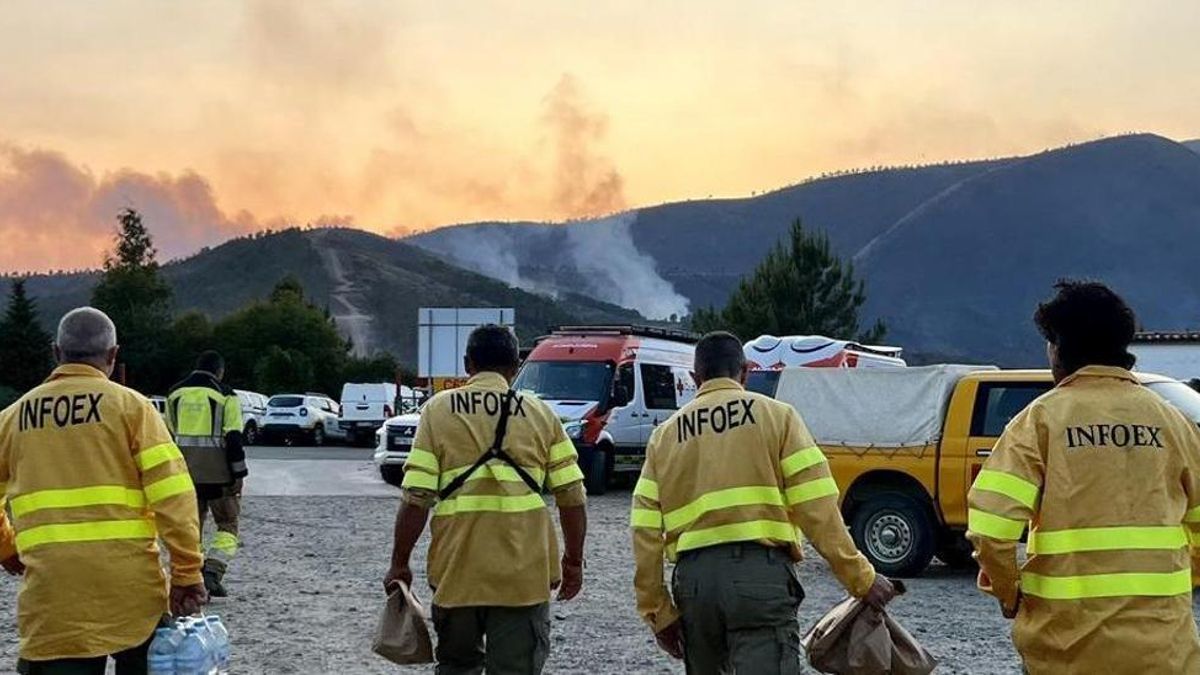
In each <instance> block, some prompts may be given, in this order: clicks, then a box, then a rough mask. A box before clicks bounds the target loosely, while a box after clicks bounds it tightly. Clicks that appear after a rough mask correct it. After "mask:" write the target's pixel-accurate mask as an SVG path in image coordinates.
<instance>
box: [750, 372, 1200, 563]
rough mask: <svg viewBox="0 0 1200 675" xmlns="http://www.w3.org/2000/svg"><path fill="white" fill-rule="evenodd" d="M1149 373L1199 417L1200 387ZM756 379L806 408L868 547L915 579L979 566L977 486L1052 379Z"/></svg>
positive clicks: (1166, 394)
mask: <svg viewBox="0 0 1200 675" xmlns="http://www.w3.org/2000/svg"><path fill="white" fill-rule="evenodd" d="M1139 377H1140V379H1141V381H1142V383H1143V384H1144V385H1146V386H1148V387H1150V388H1151V389H1152V390H1154V391H1155V392H1157V393H1158V394H1159V395H1161V396H1163V398H1165V399H1167V400H1168V401H1170V402H1171V403H1173V404H1174V405H1175V406H1176V407H1178V408H1180V409H1181V410H1182V411H1183V412H1184V413H1185V414H1186V415H1187V416H1188V417H1190V418H1191V419H1193V420H1196V421H1197V422H1198V423H1200V393H1197V392H1196V391H1194V390H1193V389H1192V388H1191V387H1189V386H1187V385H1185V384H1183V383H1181V382H1178V381H1175V380H1172V379H1169V378H1166V377H1162V376H1158V375H1149V374H1139ZM748 386H749V388H750V389H752V390H755V391H759V392H760V393H766V394H768V395H772V396H774V397H776V398H778V399H779V400H781V401H786V402H787V403H790V404H792V405H793V406H795V407H796V409H797V410H799V411H800V414H801V416H803V417H804V419H805V422H806V423H807V424H808V426H809V428H810V430H811V431H812V432H813V436H814V437H815V438H816V440H817V442H818V444H820V445H821V448H822V449H823V450H824V451H825V454H826V456H827V457H828V458H829V463H830V468H831V469H832V471H833V475H834V478H835V479H836V480H837V483H838V487H839V488H840V489H841V495H842V496H841V499H842V513H843V515H844V517H845V519H846V522H847V524H849V526H850V529H851V534H852V535H853V537H854V540H855V542H856V543H857V544H858V547H859V549H860V550H861V551H862V552H863V553H864V554H866V556H867V557H868V558H869V559H870V560H871V562H872V563H874V564H875V566H876V568H877V569H879V570H880V571H881V572H883V573H885V574H889V575H894V576H900V577H904V576H913V575H917V574H920V573H921V572H922V571H923V570H924V569H925V568H926V567H927V566H928V565H929V563H930V561H931V560H932V559H933V557H934V555H937V557H938V558H940V559H941V560H942V561H943V562H944V563H946V564H948V565H951V566H966V565H970V564H972V561H971V556H970V547H969V545H968V544H967V542H966V539H965V537H964V536H963V533H964V532H965V531H966V527H967V502H966V500H967V490H968V489H969V488H970V487H971V483H972V482H973V481H974V480H975V477H976V476H977V475H979V471H980V468H981V467H982V465H983V462H984V460H985V459H986V458H987V456H988V455H990V454H991V452H992V447H993V446H994V445H995V443H996V440H997V439H998V438H999V436H1000V434H1001V432H1003V431H1004V427H1005V426H1006V425H1007V424H1008V422H1009V420H1011V419H1012V418H1013V417H1014V416H1015V415H1016V414H1017V413H1018V412H1020V411H1021V410H1022V409H1023V408H1025V406H1026V405H1028V404H1029V403H1030V402H1031V401H1033V399H1035V398H1037V397H1038V396H1040V395H1042V394H1043V393H1045V392H1046V391H1047V390H1049V389H1050V388H1051V387H1052V386H1053V382H1052V380H1051V377H1050V373H1049V371H1045V370H998V369H996V368H991V367H976V366H929V367H920V368H895V369H864V370H855V369H848V368H789V369H785V370H783V371H773V372H772V371H768V372H766V373H756V374H754V375H752V376H751V380H750V382H749V383H748Z"/></svg>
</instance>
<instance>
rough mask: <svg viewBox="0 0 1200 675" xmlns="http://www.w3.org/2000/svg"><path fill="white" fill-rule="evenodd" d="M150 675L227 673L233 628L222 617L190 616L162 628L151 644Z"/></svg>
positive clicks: (223, 674)
mask: <svg viewBox="0 0 1200 675" xmlns="http://www.w3.org/2000/svg"><path fill="white" fill-rule="evenodd" d="M149 666H150V675H227V674H228V673H229V631H228V630H226V629H225V624H224V623H222V622H221V617H219V616H199V617H196V616H188V617H181V618H179V619H176V620H175V623H173V624H171V625H170V626H166V627H163V628H159V629H158V630H157V631H155V633H154V640H153V641H151V643H150V655H149Z"/></svg>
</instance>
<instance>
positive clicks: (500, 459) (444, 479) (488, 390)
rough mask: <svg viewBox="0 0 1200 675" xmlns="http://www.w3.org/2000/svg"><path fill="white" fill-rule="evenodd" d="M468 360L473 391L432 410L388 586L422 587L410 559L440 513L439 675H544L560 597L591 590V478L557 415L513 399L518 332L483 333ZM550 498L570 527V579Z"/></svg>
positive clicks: (413, 458) (523, 396)
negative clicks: (552, 604)
mask: <svg viewBox="0 0 1200 675" xmlns="http://www.w3.org/2000/svg"><path fill="white" fill-rule="evenodd" d="M464 361H465V365H466V371H467V374H469V375H470V379H469V380H468V381H467V383H466V385H465V386H463V387H460V388H457V389H451V390H448V391H443V392H440V393H438V394H437V395H435V396H434V397H433V398H432V399H430V400H429V402H428V403H426V404H425V407H424V408H423V409H422V412H421V421H420V424H419V425H418V426H417V434H416V437H415V438H414V439H413V446H412V450H411V451H410V454H409V456H408V461H407V462H405V465H404V480H403V483H402V485H403V488H404V492H403V503H402V504H401V506H400V510H399V513H398V514H397V516H396V529H395V545H394V548H393V551H392V565H391V569H390V570H389V571H388V573H387V576H386V577H385V579H384V587H385V589H387V590H388V591H391V590H394V585H395V584H396V583H398V582H403V583H405V584H411V583H412V571H411V570H410V569H409V557H410V555H411V554H412V549H413V546H414V545H416V543H417V539H418V538H419V537H420V536H421V532H422V531H423V530H424V529H425V522H426V520H427V518H428V514H429V510H430V509H431V508H432V509H433V525H432V529H433V538H432V541H431V542H430V544H429V560H428V565H427V567H428V577H429V585H430V586H431V587H432V588H433V590H434V594H433V625H434V628H435V630H436V631H437V635H438V644H437V650H436V654H435V656H436V658H437V662H438V665H437V673H438V674H439V675H448V674H457V673H482V672H484V669H485V667H486V669H487V672H489V673H540V672H541V671H542V668H543V666H544V665H545V662H546V659H547V657H548V656H549V651H550V614H549V601H550V591H551V589H553V588H556V587H557V588H558V599H559V600H570V599H572V598H574V597H575V596H576V595H577V594H578V593H579V591H580V588H581V587H582V585H583V541H584V535H585V532H586V530H587V516H586V512H585V510H584V501H585V497H584V490H583V472H582V471H580V470H579V466H578V463H577V460H578V455H577V454H576V452H575V446H574V445H573V444H572V443H571V441H570V440H568V439H567V435H566V432H565V431H564V430H563V425H562V422H561V421H559V418H558V416H557V415H555V414H554V411H553V410H551V409H550V407H549V406H548V405H546V404H545V403H543V402H542V401H541V400H539V399H538V398H537V397H536V396H534V395H532V394H528V393H518V392H512V391H511V390H510V389H509V382H511V381H512V379H513V377H514V376H515V375H516V372H517V366H518V363H519V361H518V352H517V340H516V337H515V336H514V335H513V333H512V331H511V330H510V329H508V328H504V327H501V326H494V325H487V326H481V327H479V328H476V329H475V330H474V331H473V332H472V333H471V336H470V338H469V339H468V341H467V351H466V356H465V359H464ZM543 489H546V490H549V491H550V492H551V493H553V495H554V499H555V501H556V502H557V505H558V513H559V519H560V521H561V523H562V531H563V539H564V541H565V547H566V551H565V553H564V554H563V556H562V561H561V571H560V564H559V560H558V540H557V537H556V536H555V534H554V531H553V525H552V523H551V519H550V513H549V511H548V510H547V508H546V502H545V500H544V499H543V497H542V494H541V492H542V490H543Z"/></svg>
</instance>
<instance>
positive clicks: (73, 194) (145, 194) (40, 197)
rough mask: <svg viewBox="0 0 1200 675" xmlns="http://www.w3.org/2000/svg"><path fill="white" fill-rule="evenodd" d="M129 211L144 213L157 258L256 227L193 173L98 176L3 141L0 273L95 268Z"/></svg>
mask: <svg viewBox="0 0 1200 675" xmlns="http://www.w3.org/2000/svg"><path fill="white" fill-rule="evenodd" d="M126 207H131V208H135V209H137V210H138V211H140V212H141V213H142V215H143V217H144V219H145V222H146V224H147V226H148V227H149V228H150V232H151V234H153V235H154V237H155V244H156V245H157V247H158V249H159V257H160V259H162V260H168V259H171V258H175V257H180V256H184V255H188V254H190V253H194V252H195V251H196V250H197V249H199V248H202V247H204V246H209V245H212V244H216V243H219V242H222V241H225V240H226V239H229V238H230V237H232V236H236V235H240V234H244V233H247V232H252V231H254V230H256V229H258V228H259V223H258V222H257V220H256V219H255V218H254V217H253V216H252V215H251V214H249V213H247V212H245V211H242V212H239V213H236V214H227V213H225V212H223V211H222V210H221V209H220V208H219V207H218V206H217V204H216V199H215V197H214V195H213V190H212V186H211V185H210V184H209V182H208V181H207V180H206V179H205V178H204V177H203V176H200V175H199V174H196V173H195V172H191V171H186V172H183V173H181V174H178V175H171V174H166V173H160V174H156V175H150V174H146V173H142V172H139V171H134V170H132V169H121V170H119V171H114V172H111V173H105V174H103V175H100V176H96V175H95V174H93V173H92V172H91V171H89V170H88V169H87V168H85V167H81V166H79V165H76V164H74V163H72V162H71V161H70V160H69V159H67V158H66V157H65V156H64V155H62V154H60V153H57V152H53V151H48V150H40V149H35V150H28V149H24V148H20V147H17V146H15V145H11V144H3V143H0V238H2V239H3V240H4V241H5V242H8V245H6V246H4V247H3V248H0V270H5V271H38V270H52V269H78V268H91V267H96V266H98V265H99V264H100V262H101V260H102V259H103V257H104V253H105V251H107V250H108V249H109V248H110V247H111V245H112V237H113V234H114V233H115V231H116V215H117V213H118V212H119V211H120V210H121V209H123V208H126Z"/></svg>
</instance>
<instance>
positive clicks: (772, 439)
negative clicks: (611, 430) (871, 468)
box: [631, 379, 875, 632]
mask: <svg viewBox="0 0 1200 675" xmlns="http://www.w3.org/2000/svg"><path fill="white" fill-rule="evenodd" d="M633 494H634V496H633V512H632V514H631V524H632V526H633V550H634V557H635V560H636V563H637V571H636V574H635V577H634V585H635V589H636V592H637V605H638V612H639V613H641V615H642V617H643V618H644V619H645V620H646V623H648V624H649V625H650V627H651V629H653V630H654V631H655V632H658V631H661V630H662V629H663V628H666V627H667V626H669V625H671V624H672V623H674V622H675V620H676V619H677V618H678V616H679V614H678V611H677V610H676V608H675V605H674V604H673V602H672V601H671V596H670V595H669V594H668V593H667V588H666V584H665V583H664V580H663V557H664V555H665V557H666V558H667V559H668V560H671V561H675V560H676V558H677V557H678V555H679V554H680V553H683V552H684V551H689V550H693V549H698V548H704V547H706V546H714V545H717V544H726V543H731V542H739V541H757V542H761V543H762V544H764V545H766V546H778V547H782V548H787V549H789V551H790V553H791V556H792V558H793V559H794V560H796V561H799V560H800V559H801V549H800V533H801V531H803V534H804V535H805V536H807V537H808V539H809V540H810V541H811V542H812V544H813V546H814V547H815V548H816V549H817V552H818V553H820V554H821V556H822V557H824V558H825V559H826V560H827V561H829V564H830V566H831V567H832V568H833V573H834V575H835V576H836V577H837V578H838V581H840V582H841V583H842V585H843V586H845V587H846V589H847V590H849V591H850V593H852V594H853V595H855V596H856V597H862V596H864V595H866V593H867V591H869V590H870V588H871V585H872V584H873V583H874V582H875V570H874V568H873V567H871V563H870V562H868V561H867V559H866V558H865V557H864V556H863V555H862V554H861V553H859V552H858V549H856V548H855V547H854V541H853V540H852V539H851V538H850V534H849V533H848V532H847V531H846V525H845V523H844V522H843V521H842V514H841V511H839V510H838V487H837V483H835V482H834V480H833V478H832V476H831V475H830V473H829V465H828V463H827V462H826V461H825V455H824V453H822V452H821V449H820V448H819V447H817V445H816V442H814V441H813V438H812V435H810V434H809V432H808V428H807V427H805V426H804V421H803V420H801V419H800V415H799V414H798V413H797V412H796V410H795V409H794V408H792V407H791V406H789V405H787V404H785V403H780V402H778V401H775V400H773V399H770V398H767V397H765V396H762V395H759V394H755V393H752V392H747V391H745V390H744V389H743V388H742V386H741V385H739V384H738V383H737V382H735V381H734V380H730V379H716V380H710V381H708V382H705V383H704V385H703V386H701V387H700V390H699V392H697V394H696V398H695V399H694V400H693V401H691V402H690V403H688V404H687V405H686V406H684V407H683V408H682V409H680V410H679V411H677V412H676V413H675V414H674V415H672V416H671V418H670V419H668V420H667V421H666V422H664V423H663V424H662V425H660V426H659V427H658V428H657V429H655V430H654V433H653V434H652V435H651V437H650V443H649V446H648V447H647V448H646V462H645V464H644V465H643V467H642V475H641V478H640V479H639V480H638V483H637V487H636V488H634V493H633Z"/></svg>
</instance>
